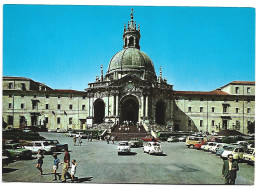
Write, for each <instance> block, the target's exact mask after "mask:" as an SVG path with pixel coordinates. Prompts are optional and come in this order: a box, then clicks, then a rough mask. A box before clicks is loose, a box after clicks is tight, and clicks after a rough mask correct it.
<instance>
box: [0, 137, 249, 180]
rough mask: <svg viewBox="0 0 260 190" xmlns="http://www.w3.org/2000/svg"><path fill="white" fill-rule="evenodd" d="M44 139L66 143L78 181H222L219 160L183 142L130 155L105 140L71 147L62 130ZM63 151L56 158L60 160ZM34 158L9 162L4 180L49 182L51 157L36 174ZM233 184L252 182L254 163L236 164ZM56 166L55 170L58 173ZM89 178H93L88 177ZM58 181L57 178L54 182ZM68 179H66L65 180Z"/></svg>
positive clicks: (134, 152)
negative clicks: (159, 150) (154, 151)
mask: <svg viewBox="0 0 260 190" xmlns="http://www.w3.org/2000/svg"><path fill="white" fill-rule="evenodd" d="M41 135H42V136H44V137H45V138H47V139H57V140H59V141H60V143H68V144H69V151H70V154H71V159H73V158H74V159H76V160H77V163H78V168H77V174H76V176H77V177H78V178H79V182H82V183H147V184H151V183H152V184H223V182H224V179H223V178H222V176H221V170H222V164H223V161H222V159H220V158H218V157H216V155H214V154H211V153H209V152H203V151H198V150H193V149H188V148H186V146H185V143H184V142H178V143H167V142H162V143H161V145H162V148H163V151H164V153H165V154H164V155H163V156H155V155H149V154H145V153H143V148H132V149H131V151H132V152H133V154H130V155H120V156H118V155H117V145H118V142H115V144H107V143H106V142H105V141H98V140H93V141H92V142H87V140H86V139H82V140H83V144H82V146H73V140H72V138H70V137H66V136H65V135H64V134H62V133H41ZM63 156H64V153H63V152H62V153H60V154H59V155H58V158H59V159H60V160H61V161H63ZM35 164H36V159H31V160H20V161H16V162H13V163H10V164H9V165H8V166H6V167H5V168H4V169H3V174H2V179H3V181H5V182H52V180H53V178H54V176H53V174H52V173H51V172H52V164H53V157H52V156H51V155H46V156H45V158H44V164H43V172H44V175H42V176H40V175H39V171H38V170H37V169H36V168H35ZM239 167H240V170H239V171H238V176H237V180H236V184H250V185H252V184H254V166H250V165H247V164H245V163H239ZM61 168H62V167H59V169H58V170H59V173H61ZM91 177H93V178H91ZM58 182H60V181H58ZM68 182H69V180H68Z"/></svg>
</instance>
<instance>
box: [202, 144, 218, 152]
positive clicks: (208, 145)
mask: <svg viewBox="0 0 260 190" xmlns="http://www.w3.org/2000/svg"><path fill="white" fill-rule="evenodd" d="M215 145H216V143H215V142H208V143H207V145H206V146H205V147H204V150H205V151H210V149H211V148H212V147H213V146H215Z"/></svg>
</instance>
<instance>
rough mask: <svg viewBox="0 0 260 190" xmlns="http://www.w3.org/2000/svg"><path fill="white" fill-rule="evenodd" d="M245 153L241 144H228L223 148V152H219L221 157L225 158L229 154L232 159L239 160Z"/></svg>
mask: <svg viewBox="0 0 260 190" xmlns="http://www.w3.org/2000/svg"><path fill="white" fill-rule="evenodd" d="M244 153H245V148H244V147H242V146H235V145H234V146H232V145H231V146H229V147H228V148H227V149H224V152H223V153H222V154H221V157H222V158H224V159H225V158H227V157H228V155H229V154H232V155H233V158H234V160H240V159H242V158H243V154H244Z"/></svg>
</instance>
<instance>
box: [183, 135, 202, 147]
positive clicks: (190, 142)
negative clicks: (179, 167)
mask: <svg viewBox="0 0 260 190" xmlns="http://www.w3.org/2000/svg"><path fill="white" fill-rule="evenodd" d="M202 141H207V139H206V138H205V137H195V136H188V137H187V138H186V143H185V145H186V146H187V147H188V148H194V145H195V144H198V142H202Z"/></svg>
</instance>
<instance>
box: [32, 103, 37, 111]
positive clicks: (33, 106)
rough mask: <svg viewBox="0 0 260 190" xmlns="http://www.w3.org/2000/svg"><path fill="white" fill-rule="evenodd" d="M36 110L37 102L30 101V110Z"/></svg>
mask: <svg viewBox="0 0 260 190" xmlns="http://www.w3.org/2000/svg"><path fill="white" fill-rule="evenodd" d="M37 108H38V102H36V101H32V109H33V110H34V109H37Z"/></svg>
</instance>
